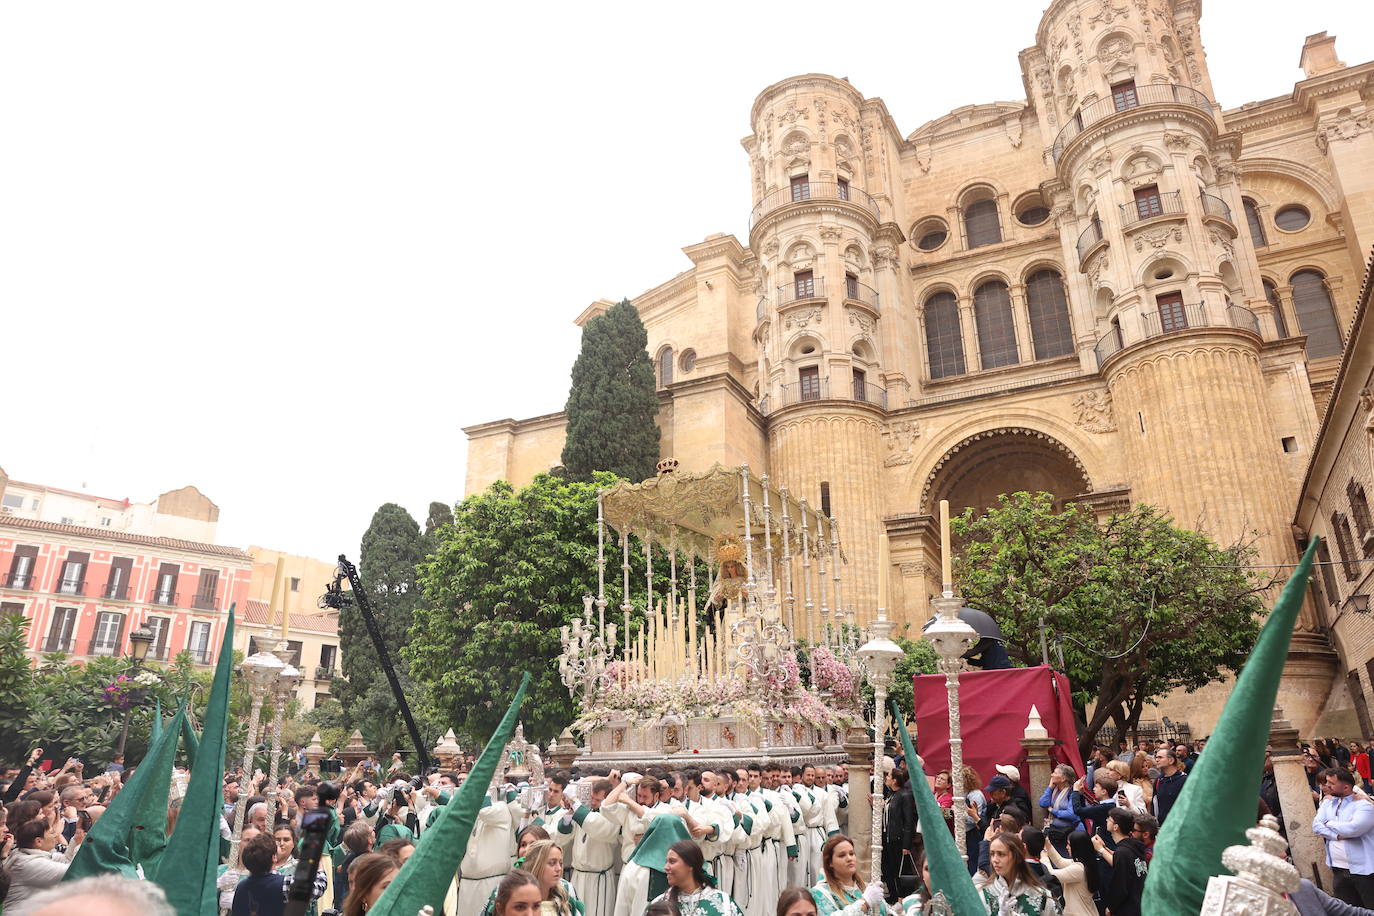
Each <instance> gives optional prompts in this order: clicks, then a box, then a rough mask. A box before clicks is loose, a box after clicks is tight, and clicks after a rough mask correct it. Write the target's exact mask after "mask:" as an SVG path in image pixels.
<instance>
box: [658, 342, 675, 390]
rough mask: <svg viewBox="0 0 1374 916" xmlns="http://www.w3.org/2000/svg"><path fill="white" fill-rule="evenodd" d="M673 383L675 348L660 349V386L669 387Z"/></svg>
mask: <svg viewBox="0 0 1374 916" xmlns="http://www.w3.org/2000/svg"><path fill="white" fill-rule="evenodd" d="M672 383H673V348H672V347H664V348H663V349H662V350H659V351H658V386H659V387H660V388H667V387H668V386H669V385H671V384H672Z"/></svg>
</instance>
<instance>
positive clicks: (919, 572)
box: [897, 563, 926, 579]
mask: <svg viewBox="0 0 1374 916" xmlns="http://www.w3.org/2000/svg"><path fill="white" fill-rule="evenodd" d="M897 568H898V569H899V570H901V573H902V578H904V579H919V578H921V577H922V576H924V575H925V574H926V564H924V563H899V564H897Z"/></svg>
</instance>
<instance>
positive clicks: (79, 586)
mask: <svg viewBox="0 0 1374 916" xmlns="http://www.w3.org/2000/svg"><path fill="white" fill-rule="evenodd" d="M57 593H58V594H59V595H76V596H78V597H82V596H84V595H85V594H86V580H85V579H72V578H68V577H66V576H64V577H62V578H61V579H59V580H58V582H57Z"/></svg>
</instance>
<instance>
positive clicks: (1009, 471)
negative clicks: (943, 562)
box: [921, 426, 1093, 515]
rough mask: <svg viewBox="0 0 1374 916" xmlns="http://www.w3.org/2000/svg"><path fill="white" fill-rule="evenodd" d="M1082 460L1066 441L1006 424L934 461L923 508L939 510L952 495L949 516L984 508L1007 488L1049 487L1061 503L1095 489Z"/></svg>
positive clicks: (1006, 491)
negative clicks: (941, 501)
mask: <svg viewBox="0 0 1374 916" xmlns="http://www.w3.org/2000/svg"><path fill="white" fill-rule="evenodd" d="M1092 488H1093V487H1092V481H1091V480H1090V479H1089V477H1088V473H1087V471H1086V470H1085V469H1084V468H1083V464H1082V462H1080V461H1079V460H1078V457H1077V456H1076V455H1074V453H1073V452H1071V451H1070V450H1069V449H1068V447H1067V446H1065V445H1064V444H1063V443H1062V442H1060V441H1059V440H1057V439H1055V438H1054V437H1053V436H1049V435H1047V434H1045V433H1042V432H1038V431H1036V430H1032V429H1025V428H1023V427H1015V426H1004V427H1000V428H998V429H991V430H988V431H987V432H982V433H976V434H974V435H972V436H969V437H968V438H966V439H964V440H963V441H961V442H959V443H958V444H957V445H955V446H954V447H953V448H951V449H949V451H947V452H945V455H944V457H942V458H941V459H940V461H939V462H938V463H937V464H936V465H935V468H934V469H933V470H932V471H931V473H930V475H929V477H927V478H926V482H925V487H924V489H923V491H922V493H921V507H922V511H923V512H925V513H928V514H931V515H934V514H936V513H937V512H938V511H939V504H940V500H942V499H947V500H949V511H950V515H962V514H963V512H964V510H965V509H969V508H971V509H974V510H976V511H979V512H981V511H983V510H984V509H987V508H988V507H990V506H994V505H996V504H997V497H998V496H1000V495H1002V494H1003V493H1016V492H1019V491H1021V490H1025V491H1028V492H1031V493H1034V492H1037V491H1041V490H1043V491H1045V492H1047V493H1051V494H1053V495H1054V497H1055V499H1056V501H1057V502H1059V503H1061V504H1062V502H1063V501H1064V500H1066V499H1070V498H1072V497H1075V496H1080V495H1082V494H1084V493H1089V492H1091V491H1092Z"/></svg>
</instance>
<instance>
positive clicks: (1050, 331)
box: [1026, 270, 1073, 359]
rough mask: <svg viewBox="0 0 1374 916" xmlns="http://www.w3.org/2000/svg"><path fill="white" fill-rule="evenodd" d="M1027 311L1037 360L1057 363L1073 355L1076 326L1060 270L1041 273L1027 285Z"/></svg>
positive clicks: (1037, 273)
mask: <svg viewBox="0 0 1374 916" xmlns="http://www.w3.org/2000/svg"><path fill="white" fill-rule="evenodd" d="M1026 310H1027V311H1028V312H1029V313H1030V329H1031V341H1032V342H1033V343H1034V344H1035V358H1036V359H1053V358H1054V357H1056V356H1066V355H1068V354H1069V353H1072V352H1073V325H1071V324H1070V323H1069V300H1068V299H1067V298H1066V297H1065V295H1064V279H1063V277H1061V276H1059V271H1057V270H1040V271H1036V272H1035V273H1033V274H1031V276H1030V279H1028V280H1027V281H1026Z"/></svg>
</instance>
